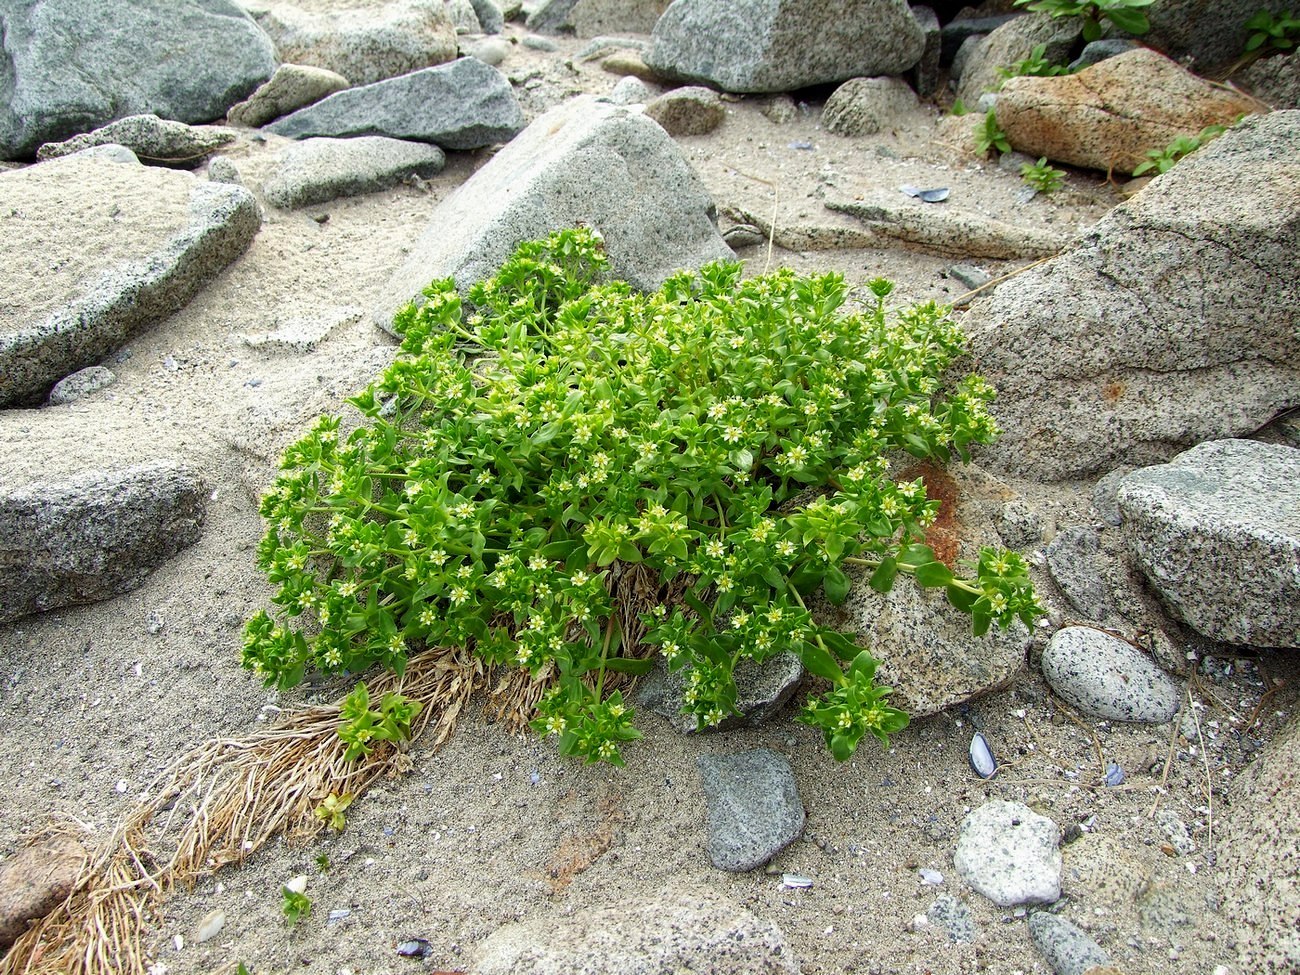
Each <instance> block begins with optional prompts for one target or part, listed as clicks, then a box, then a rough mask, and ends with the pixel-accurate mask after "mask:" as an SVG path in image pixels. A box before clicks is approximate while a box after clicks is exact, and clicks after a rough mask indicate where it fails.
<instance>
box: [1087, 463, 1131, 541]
mask: <svg viewBox="0 0 1300 975" xmlns="http://www.w3.org/2000/svg"><path fill="white" fill-rule="evenodd" d="M1132 470H1133V468H1131V467H1127V466H1126V467H1117V468H1115V469H1114V470H1113V471H1111V472H1110V473H1109V474H1106V475H1105V476H1103V477H1102V478H1100V479H1099V480H1098V481H1097V483H1096V484H1095V485H1094V486H1093V489H1092V508H1093V510H1094V511H1096V512H1097V517H1098V518H1100V519H1101V520H1102V522H1103V523H1105V524H1107V525H1110V526H1111V527H1112V528H1118V527H1119V526H1120V525H1121V524H1123V522H1124V518H1123V516H1122V515H1121V514H1120V512H1119V486H1120V485H1121V484H1122V483H1123V482H1124V478H1125V477H1127V476H1128V475H1129V473H1130V472H1131V471H1132Z"/></svg>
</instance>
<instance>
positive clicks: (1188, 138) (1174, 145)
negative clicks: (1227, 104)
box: [1133, 125, 1227, 176]
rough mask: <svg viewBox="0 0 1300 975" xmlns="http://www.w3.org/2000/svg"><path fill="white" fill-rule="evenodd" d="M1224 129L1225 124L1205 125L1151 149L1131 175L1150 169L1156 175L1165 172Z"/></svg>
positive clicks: (1225, 128) (1138, 174) (1143, 172)
mask: <svg viewBox="0 0 1300 975" xmlns="http://www.w3.org/2000/svg"><path fill="white" fill-rule="evenodd" d="M1226 130H1227V126H1225V125H1207V126H1206V127H1205V128H1203V129H1201V131H1200V132H1198V133H1197V134H1196V135H1180V136H1179V137H1178V138H1177V139H1175V140H1174V141H1173V142H1171V143H1169V145H1167V146H1165V147H1164V148H1163V149H1152V150H1151V151H1150V152H1148V153H1147V159H1146V161H1145V162H1141V163H1138V164H1137V166H1136V167H1135V168H1134V170H1133V175H1134V176H1145V175H1146V174H1147V173H1149V172H1151V171H1152V170H1155V172H1156V175H1159V174H1161V173H1167V172H1169V170H1171V169H1173V168H1174V163H1176V162H1178V161H1179V160H1180V159H1183V158H1184V157H1186V156H1190V155H1191V154H1192V153H1193V152H1195V151H1196V150H1197V149H1199V148H1201V146H1204V145H1207V144H1208V143H1210V142H1213V141H1214V140H1215V139H1217V138H1218V137H1219V136H1221V135H1222V134H1223V133H1224V132H1225V131H1226Z"/></svg>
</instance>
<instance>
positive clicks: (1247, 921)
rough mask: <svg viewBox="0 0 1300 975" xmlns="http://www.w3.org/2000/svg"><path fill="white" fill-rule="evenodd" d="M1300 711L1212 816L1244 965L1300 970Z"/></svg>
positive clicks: (1269, 974)
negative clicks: (1299, 799) (1225, 809)
mask: <svg viewBox="0 0 1300 975" xmlns="http://www.w3.org/2000/svg"><path fill="white" fill-rule="evenodd" d="M1297 794H1300V716H1297V715H1295V714H1294V713H1293V714H1292V716H1291V720H1290V722H1289V724H1288V725H1287V726H1286V728H1285V729H1284V730H1283V731H1282V732H1281V733H1280V734H1279V735H1277V737H1276V738H1274V739H1273V741H1272V742H1270V743H1269V745H1268V747H1267V748H1266V749H1265V750H1264V752H1263V754H1261V755H1260V757H1259V758H1257V759H1256V760H1255V761H1254V762H1253V763H1252V764H1251V765H1250V767H1249V768H1247V769H1246V770H1245V772H1243V773H1242V774H1241V775H1239V776H1237V777H1236V779H1235V780H1234V781H1233V784H1232V788H1231V790H1230V791H1229V793H1228V814H1227V815H1226V816H1225V815H1223V814H1222V813H1220V815H1219V816H1218V817H1216V819H1215V823H1216V826H1217V828H1216V829H1215V831H1214V839H1215V853H1216V854H1217V855H1218V866H1217V870H1216V876H1217V877H1218V879H1219V884H1220V888H1219V889H1220V891H1221V892H1222V898H1223V899H1222V903H1223V911H1224V913H1225V914H1226V915H1227V916H1228V917H1229V918H1231V919H1232V922H1233V924H1234V927H1235V929H1236V936H1237V962H1238V964H1239V966H1240V969H1239V970H1240V971H1243V972H1252V973H1258V975H1290V973H1293V972H1296V971H1300V921H1298V920H1297V919H1300V803H1297V802H1296V801H1295V797H1296V795H1297Z"/></svg>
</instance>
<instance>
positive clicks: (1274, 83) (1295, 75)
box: [1233, 50, 1300, 109]
mask: <svg viewBox="0 0 1300 975" xmlns="http://www.w3.org/2000/svg"><path fill="white" fill-rule="evenodd" d="M1233 81H1234V82H1236V83H1237V84H1239V85H1241V86H1242V87H1243V88H1245V89H1246V90H1247V91H1249V92H1250V93H1251V94H1252V95H1254V96H1255V97H1256V98H1262V99H1263V100H1264V101H1265V102H1267V103H1268V104H1269V105H1271V106H1272V107H1273V108H1290V109H1295V108H1300V50H1297V51H1292V52H1291V53H1290V54H1283V55H1275V56H1273V57H1268V58H1260V59H1259V60H1258V61H1256V62H1255V63H1254V64H1251V65H1248V66H1247V67H1246V68H1245V69H1243V70H1242V71H1241V72H1240V73H1238V74H1237V75H1235V76H1234V77H1233Z"/></svg>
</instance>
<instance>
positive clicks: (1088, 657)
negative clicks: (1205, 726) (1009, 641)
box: [1043, 626, 1178, 724]
mask: <svg viewBox="0 0 1300 975" xmlns="http://www.w3.org/2000/svg"><path fill="white" fill-rule="evenodd" d="M1043 676H1044V677H1046V678H1047V683H1049V684H1050V685H1052V690H1054V691H1055V692H1056V693H1057V694H1059V695H1060V696H1061V697H1062V698H1063V699H1064V700H1065V701H1066V702H1067V703H1068V704H1070V705H1071V706H1073V707H1075V708H1078V709H1079V710H1080V711H1082V712H1083V713H1085V714H1088V715H1091V716H1092V717H1095V718H1104V719H1106V720H1109V721H1141V722H1148V723H1151V724H1163V723H1164V722H1166V721H1168V720H1169V719H1171V718H1172V717H1173V716H1174V714H1175V713H1177V711H1178V688H1177V687H1175V686H1174V682H1173V681H1171V680H1170V679H1169V678H1168V677H1166V676H1165V674H1164V672H1163V671H1162V670H1161V669H1160V668H1159V667H1157V666H1156V665H1155V664H1154V663H1153V662H1152V661H1151V659H1150V658H1149V657H1147V655H1146V654H1144V653H1143V652H1142V651H1141V650H1139V649H1138V648H1137V647H1135V646H1133V645H1132V644H1131V643H1129V642H1128V641H1126V640H1121V639H1119V638H1118V637H1114V636H1111V635H1110V634H1109V633H1104V632H1102V631H1101V630H1094V629H1093V628H1092V627H1088V626H1068V627H1066V628H1065V629H1063V630H1058V631H1057V632H1056V633H1055V634H1053V635H1052V638H1051V640H1049V641H1048V642H1047V648H1046V649H1045V650H1044V651H1043Z"/></svg>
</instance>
